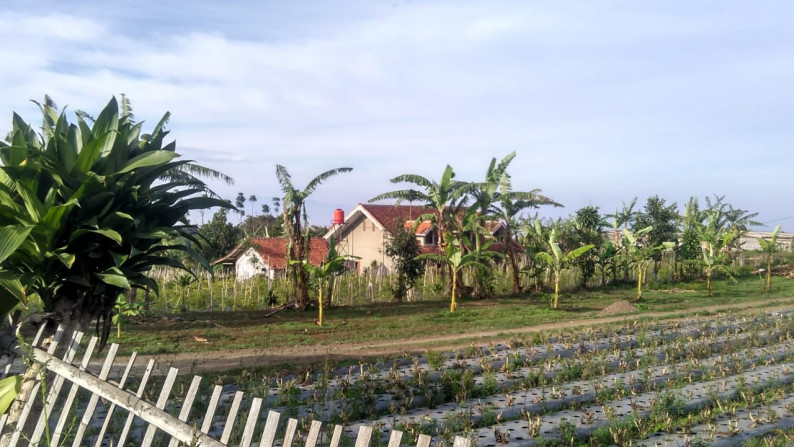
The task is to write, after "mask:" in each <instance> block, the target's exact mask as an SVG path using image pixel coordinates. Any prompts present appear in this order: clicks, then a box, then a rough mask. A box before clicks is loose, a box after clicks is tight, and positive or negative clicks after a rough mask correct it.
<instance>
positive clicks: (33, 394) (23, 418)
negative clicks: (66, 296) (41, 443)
mask: <svg viewBox="0 0 794 447" xmlns="http://www.w3.org/2000/svg"><path fill="white" fill-rule="evenodd" d="M44 326H46V324H43V325H41V327H39V332H38V333H37V334H36V338H35V340H34V341H35V342H38V341H40V339H41V336H42V334H43V333H44ZM61 336H63V326H58V329H56V330H55V335H54V336H53V337H52V342H50V347H49V349H47V354H50V355H52V354H54V353H55V349H56V348H57V347H58V343H59V342H60V341H61ZM35 380H36V384H35V385H33V388H32V389H31V390H30V395H29V396H28V400H27V401H26V402H25V406H24V407H23V408H22V413H21V414H20V415H19V419H18V420H17V426H16V429H15V430H14V432H13V433H12V434H11V438H10V440H9V442H8V445H9V447H16V445H17V443H18V442H19V436H20V435H21V434H22V430H23V429H24V428H25V423H26V422H27V420H28V416H30V410H31V409H33V404H34V402H36V399H37V398H38V395H39V387H40V386H41V379H40V377H39V375H38V374H37V375H36V379H35Z"/></svg>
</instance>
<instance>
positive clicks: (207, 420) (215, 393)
mask: <svg viewBox="0 0 794 447" xmlns="http://www.w3.org/2000/svg"><path fill="white" fill-rule="evenodd" d="M221 392H223V387H222V386H220V385H215V389H213V390H212V397H211V398H210V404H209V405H208V406H207V413H205V414H204V422H202V423H201V431H202V432H203V433H205V434H209V432H210V429H211V428H212V420H213V418H215V409H216V408H218V401H219V400H220V398H221Z"/></svg>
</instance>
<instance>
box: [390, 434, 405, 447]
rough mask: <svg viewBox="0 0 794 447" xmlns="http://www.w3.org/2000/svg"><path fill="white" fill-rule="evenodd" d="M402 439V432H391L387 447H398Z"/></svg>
mask: <svg viewBox="0 0 794 447" xmlns="http://www.w3.org/2000/svg"><path fill="white" fill-rule="evenodd" d="M402 438H403V432H401V431H400V430H392V431H391V434H390V435H389V445H388V447H400V440H402Z"/></svg>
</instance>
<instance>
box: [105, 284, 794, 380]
mask: <svg viewBox="0 0 794 447" xmlns="http://www.w3.org/2000/svg"><path fill="white" fill-rule="evenodd" d="M771 303H772V305H770V301H769V300H758V301H748V302H744V303H740V304H732V305H716V306H707V307H700V308H693V309H687V310H686V311H672V312H638V313H635V314H629V315H617V316H604V317H597V318H588V319H579V320H572V321H564V322H556V323H549V324H540V325H536V326H527V327H523V328H517V329H506V330H490V331H477V332H469V333H462V334H453V335H438V336H432V335H431V336H424V337H410V338H403V339H397V340H385V341H373V342H371V343H344V344H341V343H340V344H331V345H321V346H291V347H278V348H268V347H262V348H249V349H240V350H213V351H206V352H185V353H176V354H161V355H154V356H138V360H137V361H136V364H138V365H144V364H145V363H146V362H147V361H148V360H149V359H151V358H154V359H155V360H156V361H157V367H156V370H155V372H159V373H163V372H164V371H167V370H168V368H169V367H175V368H179V370H180V371H182V372H202V371H227V370H233V369H238V368H250V367H262V366H279V365H291V366H292V367H295V366H296V365H298V366H299V365H306V364H311V363H318V362H323V361H325V360H327V359H330V360H341V359H359V358H364V357H377V356H387V355H399V354H403V353H416V352H424V351H425V350H427V349H429V348H432V349H433V350H436V351H449V350H452V349H455V348H459V347H465V346H469V345H470V344H472V343H474V344H485V343H490V342H496V343H499V342H505V341H509V340H510V339H511V338H514V337H515V336H516V335H521V334H531V333H534V332H540V331H554V330H559V329H575V328H580V327H591V326H594V325H600V324H607V323H615V322H621V321H632V320H636V319H638V318H656V319H665V320H676V319H679V320H684V319H692V318H713V314H715V313H722V312H733V313H736V312H758V311H762V310H763V311H774V310H791V309H794V297H790V298H777V299H775V300H773V301H772V302H771ZM706 313H708V314H712V315H711V316H700V317H698V316H694V317H693V316H692V315H697V314H706ZM119 360H120V361H117V363H116V364H122V361H126V359H119Z"/></svg>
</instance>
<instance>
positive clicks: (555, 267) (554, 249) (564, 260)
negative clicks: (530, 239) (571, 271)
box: [535, 219, 595, 309]
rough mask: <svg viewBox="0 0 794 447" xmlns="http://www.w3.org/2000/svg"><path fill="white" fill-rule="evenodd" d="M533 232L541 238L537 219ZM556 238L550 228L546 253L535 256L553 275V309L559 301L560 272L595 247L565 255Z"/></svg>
mask: <svg viewBox="0 0 794 447" xmlns="http://www.w3.org/2000/svg"><path fill="white" fill-rule="evenodd" d="M535 232H536V233H537V235H538V236H539V237H543V228H541V226H540V220H538V219H535ZM556 237H557V231H556V229H555V228H552V229H551V234H550V235H549V239H548V240H547V241H546V250H547V251H545V252H540V253H538V254H537V255H536V256H537V258H538V259H539V260H540V261H542V262H543V263H545V264H546V265H548V266H549V268H550V269H551V270H552V273H553V274H554V296H553V297H552V301H551V307H552V308H553V309H556V308H557V304H558V302H559V299H560V276H561V275H562V271H563V270H564V269H565V267H566V266H567V265H568V264H570V263H571V262H572V261H573V260H575V259H576V258H578V257H580V256H582V255H583V254H585V253H587V252H588V251H590V250H591V249H592V248H593V247H595V246H594V245H593V244H589V245H584V246H582V247H579V248H576V249H573V250H571V251H569V252H567V253H563V251H562V249H561V248H560V245H559V244H557V240H556Z"/></svg>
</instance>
